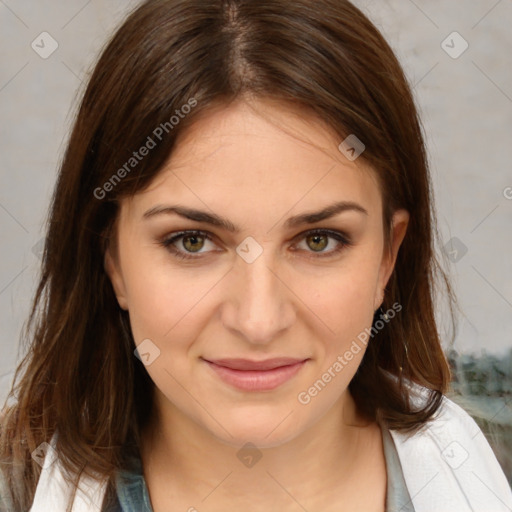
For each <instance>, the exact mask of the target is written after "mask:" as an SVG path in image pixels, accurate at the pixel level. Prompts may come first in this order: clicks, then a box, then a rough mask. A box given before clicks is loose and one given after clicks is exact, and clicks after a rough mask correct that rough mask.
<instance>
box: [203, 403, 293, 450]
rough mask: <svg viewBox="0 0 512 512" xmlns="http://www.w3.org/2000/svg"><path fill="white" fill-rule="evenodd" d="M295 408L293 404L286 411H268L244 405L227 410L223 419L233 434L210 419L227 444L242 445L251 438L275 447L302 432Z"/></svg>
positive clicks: (266, 446)
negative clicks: (233, 410)
mask: <svg viewBox="0 0 512 512" xmlns="http://www.w3.org/2000/svg"><path fill="white" fill-rule="evenodd" d="M292 410H293V408H292V407H289V408H286V409H283V410H282V412H278V411H275V410H274V411H269V410H267V412H266V413H265V412H264V411H254V410H253V411H252V412H251V411H248V408H246V407H244V408H240V409H238V410H237V411H236V413H235V414H232V415H229V414H225V415H224V418H225V419H224V421H222V422H221V424H222V426H223V427H225V429H226V430H227V431H228V432H229V434H228V432H226V430H224V429H223V428H222V427H220V426H219V425H218V424H216V423H215V424H213V425H211V422H209V423H210V426H211V427H212V428H213V431H212V433H213V435H214V436H215V437H216V438H217V439H219V441H221V442H222V443H224V444H227V445H230V446H233V447H236V448H240V447H241V446H244V445H245V444H246V443H248V442H250V443H252V444H254V445H255V446H257V447H258V448H273V447H276V446H280V445H282V444H284V443H286V442H288V441H291V440H292V439H294V438H295V437H297V436H298V435H299V434H300V432H301V430H300V425H299V424H298V422H297V418H296V414H295V413H292ZM295 412H297V411H295ZM290 413H291V414H290ZM227 418H229V419H227ZM230 434H231V435H230Z"/></svg>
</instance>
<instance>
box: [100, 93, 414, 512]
mask: <svg viewBox="0 0 512 512" xmlns="http://www.w3.org/2000/svg"><path fill="white" fill-rule="evenodd" d="M340 142H341V141H340V140H339V139H338V137H336V136H335V135H334V134H333V133H332V132H331V131H330V130H329V129H328V128H327V127H326V126H325V125H323V124H322V123H321V122H320V121H318V120H317V119H316V118H313V117H311V116H308V115H305V114H304V112H302V111H297V110H294V109H293V108H292V107H290V106H287V105H285V104H282V103H276V102H275V101H270V100H265V101H263V100H249V99H247V98H245V99H244V100H239V101H237V102H236V103H233V104H231V105H230V106H229V107H224V108H222V109H217V110H215V111H212V112H210V113H209V114H208V115H206V116H204V117H203V118H201V119H200V120H199V121H197V122H196V123H195V124H194V125H192V126H191V127H190V128H189V129H188V130H187V131H186V132H184V133H183V134H182V136H181V137H180V138H179V140H178V143H177V146H176V149H175V151H174V152H173V154H172V155H171V158H170V159H169V161H168V162H167V164H166V165H165V166H164V167H163V168H162V170H161V171H160V173H159V174H158V175H157V177H156V178H155V179H154V180H153V182H152V183H151V185H150V186H149V187H148V188H147V189H146V190H144V191H142V192H140V193H138V194H137V195H135V196H134V197H132V198H127V199H124V200H123V202H122V203H121V208H120V214H119V218H118V222H117V227H116V236H117V239H116V248H115V250H114V249H109V250H108V251H107V253H106V255H105V268H106V271H107V273H108V275H109V277H110V279H111V281H112V284H113V287H114V290H115V293H116V296H117V299H118V302H119V305H120V306H121V307H122V308H123V309H126V310H128V311H129V313H130V322H131V327H132V331H133V336H134V339H135V342H136V344H137V345H138V344H140V343H141V342H142V341H143V340H145V339H150V340H151V342H152V343H153V344H154V345H156V346H157V347H158V349H159V350H160V354H159V355H158V357H156V358H155V359H154V360H153V361H152V362H151V364H149V365H148V366H146V369H147V371H148V373H149V375H150V376H151V379H152V380H153V382H154V384H155V407H154V414H153V416H152V418H151V423H150V426H149V427H148V428H147V429H146V430H145V431H144V432H143V434H142V440H143V441H142V447H141V456H142V460H143V466H144V475H145V479H146V483H147V486H148V489H149V493H150V496H151V502H152V506H153V509H154V510H155V512H159V511H164V510H183V511H186V510H189V511H193V510H198V511H199V512H203V511H221V510H222V511H225V510H235V509H238V507H239V508H240V509H241V510H249V511H251V512H260V511H261V512H263V511H268V510H283V511H300V510H303V509H306V510H308V512H317V511H318V512H319V511H331V510H332V511H334V510H341V509H342V510H344V511H352V510H353V511H356V510H365V511H367V512H372V511H375V512H377V511H379V512H382V511H383V510H384V505H385V494H386V469H385V459H384V454H383V448H382V439H381V431H380V428H379V426H378V425H377V424H375V423H372V422H369V421H367V420H365V419H364V418H363V417H362V416H361V415H360V413H359V412H358V409H357V407H356V404H355V402H354V400H353V398H352V396H351V395H350V393H349V392H348V390H347V387H348V384H349V382H350V380H351V379H352V377H353V375H354V374H355V372H356V370H357V367H358V365H359V364H360V362H361V360H362V357H363V355H364V345H362V348H363V350H361V351H360V352H359V353H357V354H355V355H354V357H353V359H352V360H351V361H350V362H348V363H347V364H346V365H345V366H344V367H343V370H342V371H340V372H338V373H337V374H336V376H335V377H334V378H332V379H331V382H329V383H328V384H327V385H326V386H325V388H324V389H322V391H321V392H319V393H318V394H317V395H316V396H315V397H312V398H311V401H310V402H309V403H308V404H307V405H305V404H301V403H299V401H298V399H297V396H298V394H299V393H300V392H301V391H307V390H308V388H310V387H311V386H312V385H313V383H314V382H315V381H317V380H318V379H319V378H320V377H321V376H322V374H323V373H324V372H325V371H326V370H327V369H328V368H329V367H331V366H332V365H333V363H334V362H335V361H336V360H337V357H338V356H339V355H342V354H344V353H345V352H346V350H348V348H349V347H350V345H351V343H352V341H353V340H354V339H356V337H357V335H358V334H359V333H361V332H362V331H364V329H365V328H369V327H370V326H371V324H372V319H373V313H374V311H375V310H376V309H377V308H378V307H379V306H380V305H381V303H382V300H383V294H384V288H385V286H386V283H387V282H388V280H389V277H390V275H391V273H392V270H393V267H394V264H395V260H396V255H397V252H398V248H399V246H400V244H401V242H402V240H403V237H404V235H405V232H406V229H407V224H408V220H409V215H408V213H407V212H406V211H404V210H399V211H397V212H395V214H394V217H393V235H392V250H391V252H390V253H388V252H386V251H385V250H384V234H383V229H384V228H383V219H382V198H381V194H380V190H379V187H378V183H377V181H376V178H375V176H374V173H373V170H372V169H371V168H370V167H369V166H368V164H366V163H365V161H364V160H363V159H362V158H361V157H359V158H357V159H356V160H355V161H352V162H351V161H349V160H348V159H347V158H345V156H344V155H343V154H342V153H341V152H340V151H339V150H338V148H337V146H338V144H339V143H340ZM338 201H352V202H355V203H357V204H358V205H360V206H361V207H363V208H364V209H365V210H366V212H367V214H362V213H360V212H358V211H354V210H347V211H345V212H342V213H339V214H337V215H335V216H333V217H331V218H329V219H325V220H322V221H319V222H316V223H315V224H302V225H298V226H294V227H286V226H285V221H286V220H287V219H288V218H289V217H292V216H295V215H299V214H303V213H310V212H316V211H319V210H322V209H323V208H325V207H326V206H328V205H331V204H332V203H335V202H338ZM176 204H179V205H181V206H186V207H189V208H195V209H199V210H203V211H206V212H208V213H215V214H216V215H219V216H222V217H224V218H226V219H228V220H229V221H230V222H231V223H233V224H235V225H236V226H238V227H239V228H240V231H239V232H238V233H232V232H229V231H227V230H226V229H224V228H222V227H219V226H212V225H210V224H207V223H205V222H198V221H195V220H189V219H185V218H182V217H180V216H178V215H176V214H172V213H167V214H165V213H162V214H159V215H154V216H152V217H150V218H146V219H143V215H144V213H145V212H146V211H148V210H150V209H152V208H154V207H156V206H162V205H176ZM319 228H321V229H330V230H334V231H339V232H341V233H346V234H347V235H348V236H349V238H350V240H351V243H352V245H350V246H343V245H342V244H340V243H339V242H337V241H336V240H335V239H333V238H331V237H330V236H328V235H320V238H319V239H318V238H317V239H315V238H314V237H313V239H311V237H310V238H308V236H307V232H308V231H310V230H312V229H319ZM194 229H199V230H204V231H207V232H208V233H210V234H211V236H212V240H208V239H204V238H199V239H190V238H189V239H183V238H182V239H181V240H177V241H176V242H175V243H174V247H175V248H176V250H178V251H181V252H182V253H185V254H187V250H188V254H189V255H191V256H192V258H195V259H188V260H187V259H185V260H183V259H179V258H177V257H176V256H175V255H174V254H173V253H172V252H171V251H170V250H169V248H167V247H165V246H164V245H162V244H161V243H160V242H161V241H162V240H163V239H166V238H167V239H168V238H169V236H170V235H172V234H173V233H177V232H180V231H183V230H194ZM249 236H250V237H252V238H253V239H254V240H256V241H257V243H258V244H259V246H260V247H261V248H262V250H263V252H262V254H261V255H260V256H259V257H258V258H257V259H255V261H253V262H252V263H248V262H247V261H245V260H244V259H243V258H242V257H240V256H239V255H238V254H237V252H236V248H237V246H239V245H240V244H242V242H243V241H244V240H245V239H246V237H249ZM184 243H185V245H184ZM242 246H243V245H242ZM337 247H341V250H340V251H339V252H334V249H336V248H337ZM194 250H196V251H198V252H193V251H194ZM319 254H320V256H319ZM322 254H324V256H322ZM326 254H327V255H326ZM371 342H372V341H371V340H370V343H371ZM278 356H289V357H297V358H301V359H305V358H309V360H308V361H307V362H306V364H305V365H304V366H303V368H302V369H301V370H300V371H299V373H297V374H296V375H295V376H294V377H293V378H292V379H290V380H289V381H287V382H285V383H284V384H282V385H281V386H279V387H278V388H276V389H274V390H271V391H259V392H254V391H241V390H239V389H236V388H233V387H231V386H230V385H229V384H226V383H224V382H223V381H222V380H221V379H220V378H219V377H218V376H217V375H216V374H215V373H214V372H213V371H212V370H211V368H209V367H208V365H207V364H206V363H205V362H204V361H203V360H202V359H201V358H206V359H216V358H223V357H240V358H246V359H252V360H262V359H268V358H272V357H278ZM247 442H251V443H253V444H254V445H255V446H256V447H258V450H259V453H260V454H261V455H262V457H261V459H260V460H259V461H258V462H257V463H256V464H255V465H254V466H253V467H246V466H245V465H244V464H242V463H241V461H240V460H239V458H238V457H237V452H238V451H239V450H240V448H241V447H242V446H243V445H245V443H247ZM368 489H371V492H368ZM302 507H303V508H302ZM340 507H342V508H340Z"/></svg>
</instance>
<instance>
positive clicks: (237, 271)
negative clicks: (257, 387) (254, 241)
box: [222, 251, 296, 345]
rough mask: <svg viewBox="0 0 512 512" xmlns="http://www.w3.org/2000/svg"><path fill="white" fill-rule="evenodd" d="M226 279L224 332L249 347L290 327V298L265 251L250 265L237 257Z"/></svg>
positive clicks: (267, 341) (292, 315)
mask: <svg viewBox="0 0 512 512" xmlns="http://www.w3.org/2000/svg"><path fill="white" fill-rule="evenodd" d="M271 267H274V268H271ZM229 279H230V291H231V293H230V295H231V296H230V300H228V301H226V303H225V304H224V307H223V310H222V322H223V325H224V326H225V327H226V328H227V329H230V330H231V331H233V332H235V333H236V334H237V335H238V336H241V337H243V338H244V339H245V340H246V341H247V342H249V343H251V344H255V345H264V344H268V343H270V342H271V341H272V340H274V339H276V338H278V337H279V336H282V335H283V333H284V332H285V331H286V330H287V329H289V327H290V326H291V325H293V323H294V322H295V316H296V313H295V307H294V299H293V297H294V295H293V293H292V291H291V290H290V288H289V286H290V285H289V284H288V283H286V276H284V275H280V274H279V270H278V269H277V267H276V265H272V262H271V261H270V255H269V256H268V257H267V254H266V251H264V252H263V253H262V254H261V255H260V256H259V257H258V258H257V259H256V260H255V261H253V262H252V263H247V262H246V261H244V260H243V259H242V258H240V257H237V261H236V262H235V265H234V268H233V269H232V272H230V277H229Z"/></svg>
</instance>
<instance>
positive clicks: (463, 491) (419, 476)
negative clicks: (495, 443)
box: [391, 395, 512, 512]
mask: <svg viewBox="0 0 512 512" xmlns="http://www.w3.org/2000/svg"><path fill="white" fill-rule="evenodd" d="M419 396H420V395H419ZM418 399H419V400H421V398H418ZM391 435H392V437H393V440H394V442H395V446H396V448H397V452H398V455H399V458H400V463H401V465H402V469H403V473H404V479H405V481H406V483H407V487H408V489H409V493H410V495H411V496H415V497H414V498H413V502H414V506H415V510H417V511H418V512H422V511H423V510H425V511H427V510H457V511H458V512H462V511H465V510H468V511H470V510H471V511H475V512H477V511H482V512H484V511H485V512H498V511H510V510H512V492H511V490H510V487H509V485H508V482H507V479H506V477H505V475H504V473H503V471H502V469H501V467H500V465H499V463H498V461H497V459H496V456H495V455H494V452H493V451H492V448H491V447H490V445H489V443H488V442H487V439H486V438H485V436H484V434H483V432H482V431H481V429H480V427H479V426H478V425H477V423H476V422H475V420H474V419H473V418H472V417H471V416H470V415H469V414H468V413H467V412H466V411H465V410H464V409H462V407H460V406H459V405H457V404H456V403H454V402H453V401H452V400H450V399H449V398H447V397H446V396H444V397H443V399H442V403H441V405H440V407H439V409H438V411H437V412H436V414H435V415H434V416H433V418H432V419H431V420H430V421H429V422H427V423H426V424H425V425H424V426H423V427H422V428H421V429H420V430H419V431H417V432H416V433H414V434H412V435H411V434H406V433H401V432H397V431H391ZM434 504H435V506H434Z"/></svg>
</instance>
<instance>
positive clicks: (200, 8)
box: [0, 0, 455, 510]
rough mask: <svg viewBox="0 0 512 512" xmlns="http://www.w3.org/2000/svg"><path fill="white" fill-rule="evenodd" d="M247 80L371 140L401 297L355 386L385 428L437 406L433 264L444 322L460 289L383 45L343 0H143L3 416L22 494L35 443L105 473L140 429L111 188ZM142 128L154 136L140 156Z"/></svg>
mask: <svg viewBox="0 0 512 512" xmlns="http://www.w3.org/2000/svg"><path fill="white" fill-rule="evenodd" d="M244 94H250V95H251V96H253V97H260V98H273V99H277V100H280V101H282V102H289V103H290V104H293V105H296V106H300V107H301V108H302V109H304V112H308V113H311V114H314V115H315V116H317V118H319V119H321V120H323V121H324V122H325V123H326V124H327V125H328V126H329V127H331V128H332V130H334V131H335V132H336V133H337V134H338V135H339V140H340V142H341V141H342V140H343V139H344V138H345V137H346V136H347V135H349V134H351V133H353V134H356V135H357V136H358V138H359V139H361V140H362V141H363V142H364V144H365V151H364V153H363V155H362V157H361V158H365V159H366V161H367V162H369V163H370V164H371V165H372V166H373V168H374V169H375V173H376V175H377V176H378V178H379V182H380V184H381V192H382V197H383V205H384V206H383V218H384V224H385V237H386V242H388V243H389V240H390V232H389V230H390V226H391V224H390V223H391V216H392V214H393V212H394V211H395V210H396V209H398V208H404V209H406V210H407V211H408V212H409V213H410V222H409V226H408V231H407V234H406V236H405V239H404V241H403V243H402V246H401V248H400V251H399V253H398V258H397V261H396V266H395V270H394V272H393V274H392V276H391V278H390V281H389V283H388V286H387V288H386V293H385V298H384V304H383V309H384V310H386V309H389V308H391V306H392V305H393V304H394V303H399V304H400V305H401V306H402V308H403V309H402V311H401V312H400V314H398V315H397V317H396V319H394V320H393V321H391V322H389V323H388V324H387V325H386V327H385V328H384V329H382V330H380V331H379V332H378V334H377V335H376V336H375V338H374V339H373V340H372V342H371V343H369V345H368V348H367V352H366V354H365V356H364V359H363V361H362V363H361V365H360V367H359V369H358V371H357V373H356V375H355V377H354V378H353V380H352V382H351V383H350V390H351V392H352V394H353V396H354V398H355V400H356V402H357V404H358V406H359V407H360V408H361V410H362V411H363V412H364V413H365V414H366V415H367V416H368V417H369V418H373V419H378V418H380V419H381V420H383V421H386V422H387V424H388V425H389V427H390V428H393V429H400V430H405V431H414V430H415V429H417V428H419V427H420V426H421V425H422V424H424V423H425V422H426V421H427V420H428V419H429V418H430V417H431V416H432V414H433V413H434V412H435V411H436V410H437V408H438V407H439V405H440V400H441V398H442V394H443V393H444V392H445V391H446V389H447V386H448V383H449V378H450V374H449V368H448V365H447V362H446V359H445V357H444V354H443V351H442V348H441V344H440V336H439V332H438V328H437V326H436V320H435V311H434V300H435V295H436V292H437V284H438V281H437V278H440V281H439V282H440V283H441V284H444V285H446V291H447V294H446V295H445V296H446V297H448V298H449V306H450V312H451V314H452V322H453V305H454V304H455V299H454V297H453V293H452V290H451V287H450V284H449V281H448V278H447V276H446V274H445V272H444V271H443V270H442V268H441V265H440V264H439V262H438V261H437V259H436V256H435V250H434V242H435V237H437V236H438V234H437V229H436V224H435V216H434V207H433V202H432V192H431V183H430V177H429V171H428V162H427V156H426V152H425V147H424V141H423V134H422V128H421V125H420V121H419V119H418V114H417V110H416V108H415V105H414V101H413V96H412V93H411V88H410V86H409V85H408V82H407V80H406V78H405V76H404V73H403V71H402V69H401V66H400V64H399V62H398V61H397V59H396V57H395V55H394V54H393V51H392V50H391V48H390V47H389V45H388V44H387V43H386V41H385V40H384V39H383V37H382V36H381V34H380V33H379V31H378V30H377V29H376V28H375V26H374V25H373V24H372V23H371V22H370V21H369V20H368V18H367V17H366V16H365V15H364V14H363V13H362V12H361V11H360V10H358V9H357V8H356V7H354V6H353V5H352V4H351V3H349V2H348V1H346V0H294V1H293V2H290V1H288V0H262V1H251V0H210V1H208V2H205V1H203V0H149V1H146V2H145V3H143V4H142V5H140V6H139V7H137V8H136V9H135V10H134V11H133V12H132V13H131V14H130V15H129V16H128V18H127V19H126V20H125V22H124V23H123V24H122V26H121V27H120V28H119V29H118V31H117V32H116V33H115V34H114V36H113V38H112V39H111V41H110V42H109V43H108V44H107V45H106V47H105V49H104V50H103V52H102V55H101V56H100V58H99V61H98V63H97V65H96V66H95V68H94V71H93V73H92V76H91V78H90V80H89V83H88V86H87V88H86V90H85V93H84V96H83V99H82V101H81V105H80V108H79V110H78V114H77V117H76V121H75V123H74V127H73V129H72V132H71V135H70V139H69V142H68V145H67V149H66V152H65V154H64V157H63V161H62V164H61V167H60V173H59V176H58V181H57V184H56V188H55V192H54V196H53V199H52V204H51V207H50V214H49V220H48V227H47V238H46V245H45V248H44V256H43V261H42V271H41V278H40V282H39V285H38V288H37V293H36V296H35V298H34V302H33V308H32V312H31V315H30V318H29V321H28V322H27V326H26V330H25V338H26V340H27V341H28V346H27V351H26V356H25V357H24V359H23V361H22V362H21V364H20V365H19V367H18V368H17V371H16V374H15V379H14V383H13V388H12V390H11V395H10V398H15V403H14V404H10V405H7V403H6V405H5V406H4V411H3V415H4V417H3V421H2V426H1V433H0V460H1V463H2V466H1V467H2V470H3V472H4V474H5V477H6V479H7V483H8V486H9V487H10V489H11V490H12V494H13V502H14V504H15V508H16V510H25V509H28V508H29V506H30V504H31V503H32V500H33V496H34V491H35V487H36V485H37V481H38V477H39V474H40V467H39V466H38V464H37V463H36V462H35V461H33V460H32V458H31V452H32V451H33V450H34V449H35V448H36V447H37V446H38V445H39V444H40V443H42V442H44V441H46V442H49V440H50V439H51V437H52V435H53V434H54V433H55V432H56V431H58V441H57V442H58V444H57V452H58V454H59V457H60V459H61V462H62V464H63V466H64V467H65V469H66V470H67V471H69V472H70V473H72V474H78V475H79V474H80V473H81V472H82V471H84V470H85V471H87V472H88V473H89V472H96V473H99V474H101V475H104V476H105V477H106V478H110V477H111V476H112V475H113V474H114V472H115V471H116V469H118V468H120V467H122V466H123V464H124V463H125V461H126V456H127V454H129V453H132V452H133V451H134V450H136V449H137V447H138V446H139V433H140V430H141V428H142V427H143V426H144V425H145V422H146V421H147V419H148V418H149V416H150V412H151V405H152V400H151V397H152V389H153V383H152V381H151V379H150V378H149V376H148V374H147V372H146V371H145V368H144V366H143V365H142V363H141V362H140V361H138V359H136V358H135V357H134V355H133V350H134V347H135V344H134V340H133V338H132V335H131V331H130V328H129V322H128V317H127V313H126V312H125V311H123V310H121V309H120V308H119V306H118V304H117V301H116V298H115V295H114V293H113V290H112V286H111V284H110V281H109V279H108V277H107V275H106V273H105V270H104V252H105V248H106V246H107V245H106V244H108V242H109V239H110V237H111V236H112V233H113V226H114V222H115V220H116V218H117V212H118V206H119V203H120V200H121V199H122V198H124V197H127V196H129V195H131V194H135V193H137V192H138V191H141V190H142V189H144V187H146V186H147V185H148V184H149V183H150V182H151V180H152V179H153V178H154V176H155V175H156V173H158V172H159V170H160V169H161V167H162V165H163V164H164V162H165V161H166V160H167V159H168V157H169V155H170V154H171V151H172V149H173V146H174V144H175V141H176V138H177V136H178V135H179V134H180V133H182V132H183V131H184V130H185V129H186V128H187V127H188V126H190V124H191V123H193V122H194V121H195V120H197V119H198V118H199V116H200V115H202V114H204V113H205V112H207V111H208V109H211V108H214V107H216V108H218V107H219V106H220V107H222V106H223V105H227V104H229V102H232V101H234V100H235V99H237V98H240V97H241V96H242V95H244ZM194 102H195V103H194ZM185 105H189V107H190V108H188V109H186V108H184V106H185ZM176 111H180V112H181V113H182V114H183V115H179V113H177V112H176ZM185 112H186V115H185ZM173 116H174V118H175V119H172V118H173ZM178 117H179V120H178V121H177V122H176V119H178ZM158 127H160V131H161V133H160V132H157V133H160V135H161V137H160V138H158V137H157V136H156V134H155V130H156V129H157V128H158ZM148 137H151V138H152V140H153V141H154V142H155V145H154V147H151V149H150V151H149V152H148V154H147V155H146V156H144V158H141V159H137V158H135V157H134V153H133V152H134V151H137V150H138V149H139V148H141V147H142V146H143V145H147V144H148ZM157 139H158V140H157ZM131 158H134V160H133V161H132V160H130V159H131ZM127 163H128V164H127ZM122 169H124V172H123V171H122ZM436 283H437V284H436ZM389 375H394V376H395V377H396V378H395V379H392V378H389ZM406 381H411V382H415V383H418V384H420V385H423V386H425V387H426V388H428V389H429V390H430V391H429V395H428V400H427V401H426V403H425V405H424V407H421V408H419V409H418V408H414V407H413V406H412V405H411V403H410V400H409V398H410V397H409V393H408V388H407V387H406V386H405V385H404V383H405V382H406ZM77 480H78V478H77V479H76V481H77Z"/></svg>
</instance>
